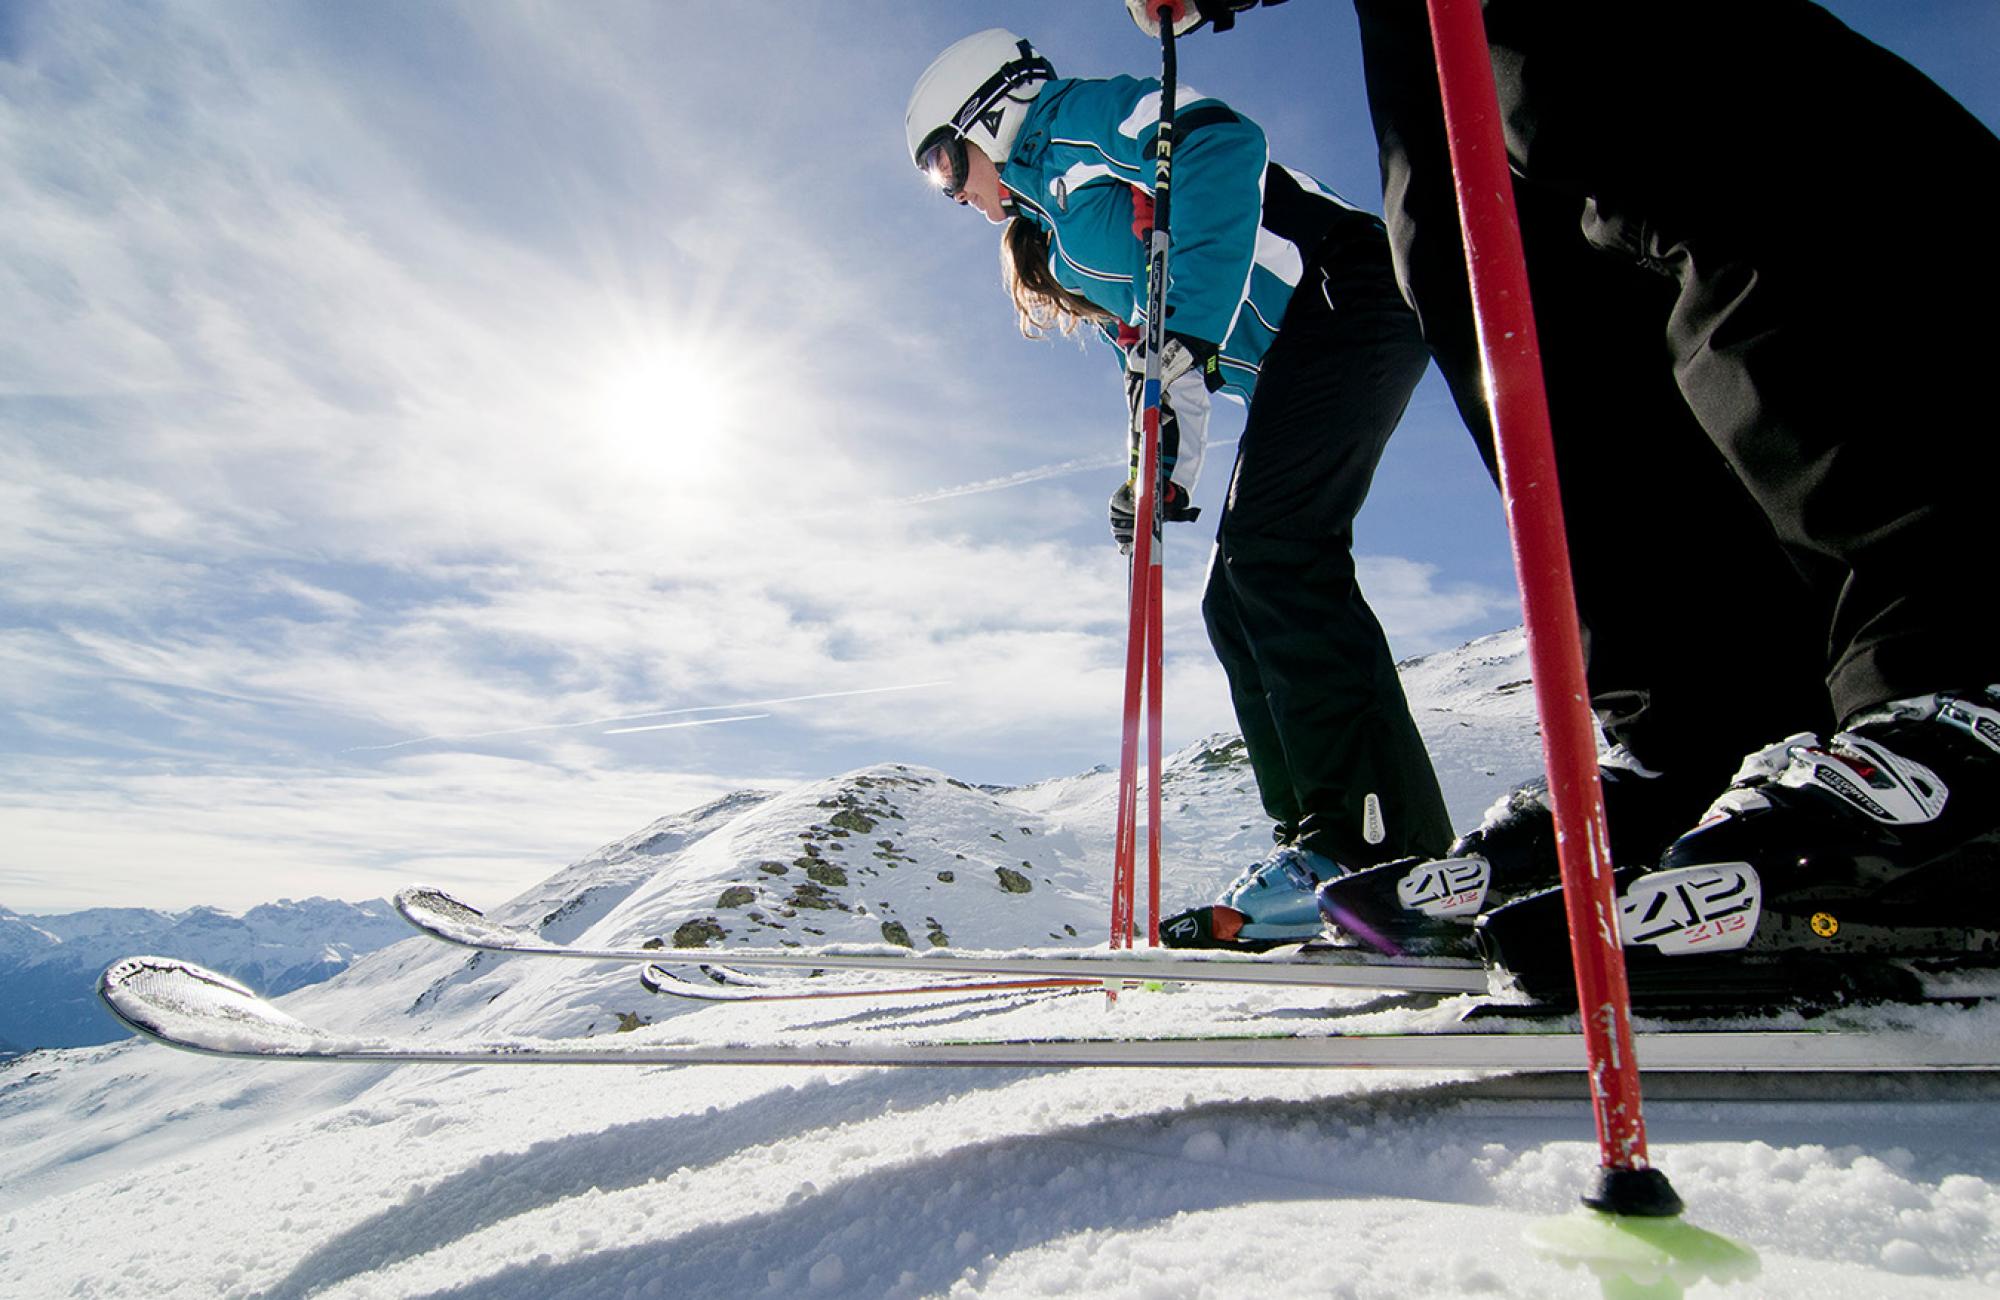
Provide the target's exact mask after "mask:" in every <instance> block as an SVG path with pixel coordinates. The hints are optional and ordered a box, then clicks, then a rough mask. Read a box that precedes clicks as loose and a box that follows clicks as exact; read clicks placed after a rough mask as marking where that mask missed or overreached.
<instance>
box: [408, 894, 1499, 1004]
mask: <svg viewBox="0 0 2000 1300" xmlns="http://www.w3.org/2000/svg"><path fill="white" fill-rule="evenodd" d="M395 905H396V910H397V911H398V912H399V913H401V915H402V916H403V919H404V920H406V921H408V922H409V923H410V924H411V925H412V926H414V927H415V928H416V929H417V930H419V931H421V932H422V933H424V934H426V935H429V936H430V937H432V938H434V939H441V940H443V941H444V942H446V943H452V944H457V945H459V946H460V947H466V948H477V949H481V950H484V951H488V952H500V953H513V954H516V955H520V956H530V957H560V958H568V959H571V960H580V961H631V962H646V963H659V964H675V963H687V964H696V963H700V962H704V961H709V962H713V961H720V962H722V963H724V964H726V965H731V966H758V967H774V968H787V969H794V970H856V971H897V972H902V973H904V974H905V976H906V977H910V976H914V977H915V978H918V979H923V980H929V979H933V978H944V977H949V976H953V975H991V976H1006V977H1009V978H1015V979H1029V978H1052V979H1063V978H1071V979H1074V978H1083V979H1091V980H1098V981H1105V982H1111V981H1123V980H1132V981H1139V982H1145V981H1153V980H1178V981H1182V982H1186V983H1201V984H1259V985H1280V986H1304V987H1324V988H1377V989H1391V990H1395V991H1398V992H1406V993H1440V994H1461V993H1471V994H1485V993H1486V992H1488V978H1487V973H1486V970H1485V968H1484V967H1482V966H1481V965H1479V963H1477V962H1474V961H1466V960H1443V959H1432V960H1424V961H1409V960H1405V961H1395V960H1392V959H1385V958H1380V957H1373V956H1362V955H1357V956H1356V957H1355V958H1354V959H1352V960H1347V959H1342V960H1332V959H1328V958H1326V957H1324V956H1316V957H1314V958H1311V959H1300V958H1299V957H1297V956H1296V955H1293V956H1290V957H1287V956H1286V955H1285V954H1283V953H1282V952H1281V953H1278V954H1275V955H1272V954H1258V955H1245V956H1229V955H1208V954H1204V955H1201V956H1194V955H1188V954H1182V955H1177V956H1172V957H1169V956H1164V955H1157V956H1141V955H1136V954H1135V953H1133V952H1132V951H1130V950H1126V951H1118V952H1114V951H1111V950H1109V949H1088V950H1072V951H1063V952H1055V953H1049V952H1040V953H1037V952H1022V953H987V954H980V953H974V952H970V951H964V950H950V951H940V952H930V953H914V952H910V951H908V950H906V949H899V948H885V949H882V950H877V951H869V950H865V949H863V950H859V951H857V950H855V949H853V948H846V947H842V948H837V949H833V950H826V949H797V950H794V949H777V950H774V949H762V948H731V949H723V950H714V949H702V950H699V951H697V950H693V949H690V950H688V951H687V955H686V956H685V957H680V956H677V955H676V950H674V949H670V948H587V947H579V946H576V945H571V944H559V943H550V942H549V941H548V940H546V939H543V938H542V937H541V936H540V935H538V934H536V933H534V932H533V931H532V930H528V929H525V928H522V927H520V926H510V925H504V924H501V923H498V922H494V921H490V920H488V919H487V918H486V916H485V914H484V913H482V912H480V911H479V910H478V909H477V908H475V907H472V906H471V905H470V904H467V903H463V902H461V901H459V900H458V899H456V898H453V897H452V896H451V895H450V894H447V893H445V892H444V891H443V890H440V889H433V888H430V887H428V886H414V887H411V888H408V889H404V890H401V891H399V892H398V893H397V894H396V897H395Z"/></svg>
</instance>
